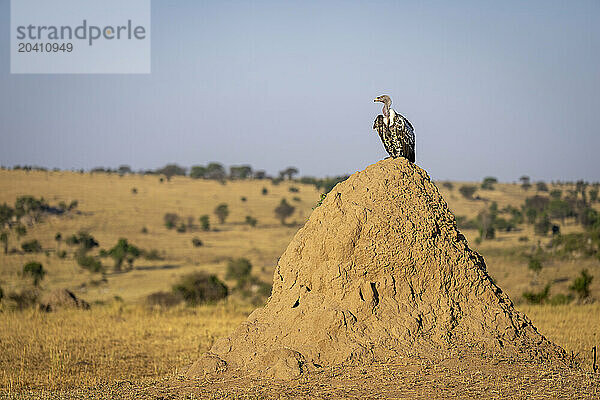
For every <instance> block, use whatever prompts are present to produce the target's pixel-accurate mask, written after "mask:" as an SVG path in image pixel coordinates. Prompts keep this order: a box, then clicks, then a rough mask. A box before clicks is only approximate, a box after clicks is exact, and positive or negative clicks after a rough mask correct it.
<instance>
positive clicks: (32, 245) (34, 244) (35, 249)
mask: <svg viewBox="0 0 600 400" xmlns="http://www.w3.org/2000/svg"><path fill="white" fill-rule="evenodd" d="M21 248H22V249H23V251H24V252H25V253H40V252H41V251H42V245H41V244H40V242H39V241H38V240H37V239H33V240H30V241H28V242H25V243H22V244H21Z"/></svg>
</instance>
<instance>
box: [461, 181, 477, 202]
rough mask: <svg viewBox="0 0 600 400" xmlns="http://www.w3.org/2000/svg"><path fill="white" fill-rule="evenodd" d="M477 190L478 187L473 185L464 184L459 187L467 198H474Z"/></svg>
mask: <svg viewBox="0 0 600 400" xmlns="http://www.w3.org/2000/svg"><path fill="white" fill-rule="evenodd" d="M476 190H477V188H476V187H475V186H473V185H463V186H461V187H460V188H459V189H458V191H459V192H460V194H461V195H462V196H463V197H464V198H465V199H467V200H471V199H472V198H473V194H475V191H476Z"/></svg>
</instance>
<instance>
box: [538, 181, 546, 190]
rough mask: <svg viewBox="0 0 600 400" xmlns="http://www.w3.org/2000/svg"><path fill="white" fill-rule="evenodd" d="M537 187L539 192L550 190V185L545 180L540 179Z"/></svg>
mask: <svg viewBox="0 0 600 400" xmlns="http://www.w3.org/2000/svg"><path fill="white" fill-rule="evenodd" d="M535 186H536V189H537V191H538V192H547V191H548V185H546V182H543V181H539V182H537V183H536V184H535Z"/></svg>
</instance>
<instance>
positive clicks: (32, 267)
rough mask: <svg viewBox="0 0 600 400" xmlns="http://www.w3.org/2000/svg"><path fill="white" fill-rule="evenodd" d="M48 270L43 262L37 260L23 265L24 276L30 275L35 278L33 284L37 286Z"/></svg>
mask: <svg viewBox="0 0 600 400" xmlns="http://www.w3.org/2000/svg"><path fill="white" fill-rule="evenodd" d="M45 275H46V271H45V270H44V267H43V266H42V264H40V263H39V262H36V261H32V262H28V263H27V264H25V265H24V266H23V276H29V277H31V278H32V279H33V285H34V286H37V285H38V284H39V283H40V281H41V280H42V279H44V276H45Z"/></svg>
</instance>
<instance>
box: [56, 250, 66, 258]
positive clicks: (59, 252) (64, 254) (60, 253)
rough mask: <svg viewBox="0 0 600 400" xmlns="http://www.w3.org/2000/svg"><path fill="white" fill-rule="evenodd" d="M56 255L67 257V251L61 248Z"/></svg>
mask: <svg viewBox="0 0 600 400" xmlns="http://www.w3.org/2000/svg"><path fill="white" fill-rule="evenodd" d="M56 256H57V257H58V258H67V252H66V250H60V251H58V252H57V253H56Z"/></svg>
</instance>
